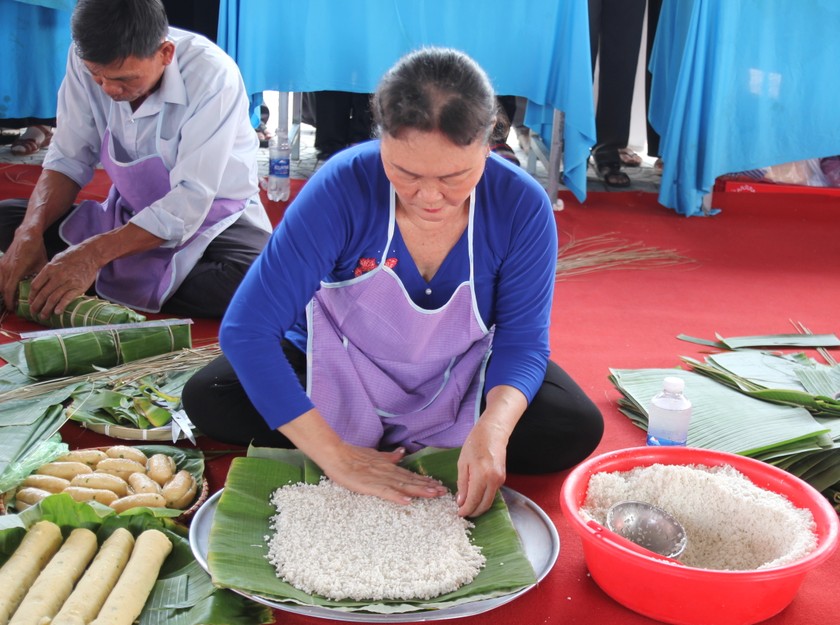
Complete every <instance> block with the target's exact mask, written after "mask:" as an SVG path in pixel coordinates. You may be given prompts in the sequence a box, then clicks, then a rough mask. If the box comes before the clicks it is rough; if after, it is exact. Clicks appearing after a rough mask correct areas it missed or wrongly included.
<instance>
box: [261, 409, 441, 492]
mask: <svg viewBox="0 0 840 625" xmlns="http://www.w3.org/2000/svg"><path fill="white" fill-rule="evenodd" d="M278 429H279V430H280V433H281V434H283V435H284V436H286V438H288V439H289V440H290V441H292V442H293V443H294V444H295V447H297V448H298V449H299V450H300V451H302V452H303V453H304V454H306V455H307V456H308V457H309V458H310V459H311V460H312V461H313V462H314V463H315V464H317V465H318V466H319V467H321V470H322V471H323V472H324V474H325V475H326V476H327V477H328V478H330V479H331V480H332V481H333V482H335V483H336V484H339V485H341V486H343V487H344V488H347V489H348V490H352V491H353V492H356V493H360V494H362V495H375V496H376V497H380V498H382V499H386V500H388V501H393V502H394V503H400V504H407V503H409V502H410V501H411V500H412V498H414V497H426V498H432V497H440V496H441V495H444V494H446V493H447V492H449V491H448V489H447V488H446V487H445V486H444V485H443V484H441V483H440V482H438V481H437V480H435V479H433V478H431V477H428V476H425V475H419V474H417V473H414V472H413V471H409V470H408V469H404V468H403V467H401V466H398V464H397V463H398V462H399V461H400V460H401V459H402V458H403V456H404V455H405V450H404V449H402V448H400V449H395V450H394V451H390V452H388V451H378V450H376V449H369V448H367V447H358V446H356V445H350V444H349V443H345V442H344V441H342V440H341V438H340V437H339V436H338V434H337V433H336V431H335V430H333V429H332V428H331V427H330V425H329V424H328V423H327V422H326V421H325V420H324V418H323V417H322V416H321V414H320V413H319V412H318V411H317V410H316V409H314V408H313V409H312V410H310V411H309V412H305V413H304V414H302V415H300V416H299V417H297V418H296V419H293V420H291V421H289V422H288V423H286V424H285V425H282V426H281V427H280V428H278Z"/></svg>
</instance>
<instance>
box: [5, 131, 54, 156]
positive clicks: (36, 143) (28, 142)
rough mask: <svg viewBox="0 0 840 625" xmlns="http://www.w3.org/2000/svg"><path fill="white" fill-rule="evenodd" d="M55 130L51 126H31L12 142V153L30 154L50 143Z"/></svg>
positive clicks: (18, 154)
mask: <svg viewBox="0 0 840 625" xmlns="http://www.w3.org/2000/svg"><path fill="white" fill-rule="evenodd" d="M52 133H53V130H52V128H50V127H49V126H30V127H29V128H27V129H26V130H25V131H24V133H23V134H22V135H21V136H19V137H18V138H17V139H15V140H14V141H13V142H12V147H11V150H12V154H14V155H15V156H30V155H32V154H35V153H36V152H37V151H38V150H40V149H41V148H45V147H47V146H48V145H49V144H50V140H51V139H52Z"/></svg>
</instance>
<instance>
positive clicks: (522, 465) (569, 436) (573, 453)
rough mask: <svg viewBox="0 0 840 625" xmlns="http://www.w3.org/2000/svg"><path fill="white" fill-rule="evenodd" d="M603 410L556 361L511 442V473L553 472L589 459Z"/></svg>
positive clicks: (599, 432) (601, 429)
mask: <svg viewBox="0 0 840 625" xmlns="http://www.w3.org/2000/svg"><path fill="white" fill-rule="evenodd" d="M603 433H604V420H603V417H602V416H601V412H600V410H598V408H597V406H595V404H594V403H593V402H592V400H591V399H589V397H587V396H586V394H585V393H584V392H583V390H582V389H581V388H580V387H579V386H578V385H577V383H576V382H575V381H574V380H572V378H571V377H570V376H569V375H568V374H567V373H566V372H565V371H563V370H562V369H561V368H560V367H559V366H558V365H557V364H556V363H554V362H552V361H549V362H548V366H547V368H546V375H545V380H544V381H543V384H542V386H541V387H540V389H539V391H537V394H536V395H535V396H534V399H533V400H532V401H531V404H530V405H529V406H528V408H527V409H526V410H525V413H524V414H523V415H522V418H521V419H520V420H519V423H517V424H516V427H515V428H514V430H513V434H512V435H511V437H510V440H509V441H508V449H507V467H508V470H509V471H510V472H511V473H531V474H534V473H553V472H557V471H562V470H564V469H568V468H570V467H572V466H574V465H576V464H578V463H579V462H581V461H582V460H584V459H585V458H587V457H588V456H589V455H590V454H591V453H592V452H593V451H594V450H595V448H596V447H597V446H598V443H600V442H601V437H602V436H603Z"/></svg>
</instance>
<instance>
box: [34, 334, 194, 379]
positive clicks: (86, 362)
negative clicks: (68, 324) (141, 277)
mask: <svg viewBox="0 0 840 625" xmlns="http://www.w3.org/2000/svg"><path fill="white" fill-rule="evenodd" d="M185 347H186V348H189V347H192V341H191V335H190V326H189V325H188V324H182V325H166V326H158V327H146V328H129V329H125V330H101V331H88V332H80V333H79V334H71V335H69V336H62V335H52V336H43V337H39V338H34V339H29V340H26V341H23V352H24V356H25V358H26V365H27V367H28V369H29V375H31V376H33V377H56V376H66V375H79V374H83V373H88V372H91V371H95V370H96V369H97V368H105V367H114V366H116V365H119V364H122V363H125V362H131V361H134V360H140V359H141V358H146V357H148V356H157V355H159V354H165V353H168V352H174V351H177V350H179V349H183V348H185Z"/></svg>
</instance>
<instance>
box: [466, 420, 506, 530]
mask: <svg viewBox="0 0 840 625" xmlns="http://www.w3.org/2000/svg"><path fill="white" fill-rule="evenodd" d="M482 421H483V417H482V419H479V420H478V423H476V425H475V427H474V428H473V430H472V432H470V434H469V436H467V440H466V441H464V444H463V446H462V447H461V455H460V456H459V457H458V495H457V497H456V502H457V503H458V514H459V515H460V516H463V517H474V516H479V515H480V514H483V513H484V512H487V510H489V509H490V506H492V505H493V499H494V498H495V497H496V492H497V491H498V490H499V488H501V486H502V484H504V483H505V478H506V477H507V471H506V468H505V466H506V458H507V441H508V435H507V434H506V433H505V432H504V431H503V430H501V429H500V428H497V427H496V426H495V425H493V424H489V422H487V423H482Z"/></svg>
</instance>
